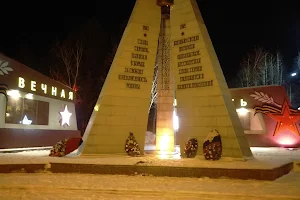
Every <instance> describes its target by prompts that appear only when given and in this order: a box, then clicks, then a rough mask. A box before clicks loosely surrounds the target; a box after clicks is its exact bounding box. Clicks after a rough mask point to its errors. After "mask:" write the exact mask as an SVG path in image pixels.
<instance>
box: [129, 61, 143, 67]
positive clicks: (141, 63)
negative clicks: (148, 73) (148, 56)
mask: <svg viewBox="0 0 300 200" xmlns="http://www.w3.org/2000/svg"><path fill="white" fill-rule="evenodd" d="M131 65H132V66H139V67H145V62H141V61H134V60H132V61H131Z"/></svg>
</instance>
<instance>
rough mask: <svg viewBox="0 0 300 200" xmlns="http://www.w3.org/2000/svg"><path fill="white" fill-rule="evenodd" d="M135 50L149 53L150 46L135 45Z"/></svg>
mask: <svg viewBox="0 0 300 200" xmlns="http://www.w3.org/2000/svg"><path fill="white" fill-rule="evenodd" d="M134 50H135V51H140V52H146V53H148V48H146V47H139V46H134Z"/></svg>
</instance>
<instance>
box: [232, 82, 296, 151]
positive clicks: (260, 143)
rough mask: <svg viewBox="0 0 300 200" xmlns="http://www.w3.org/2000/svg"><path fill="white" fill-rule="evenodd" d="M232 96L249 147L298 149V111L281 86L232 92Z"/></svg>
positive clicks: (240, 89)
mask: <svg viewBox="0 0 300 200" xmlns="http://www.w3.org/2000/svg"><path fill="white" fill-rule="evenodd" d="M231 95H232V101H233V102H234V104H235V106H236V111H237V113H238V116H239V119H240V121H241V124H242V126H243V129H244V133H245V135H246V136H247V139H248V141H249V145H250V146H251V147H287V148H298V147H300V133H299V131H300V126H299V124H300V111H299V110H297V109H293V108H292V107H291V104H290V101H289V98H288V95H287V92H286V90H285V88H284V87H283V86H262V87H249V88H237V89H231Z"/></svg>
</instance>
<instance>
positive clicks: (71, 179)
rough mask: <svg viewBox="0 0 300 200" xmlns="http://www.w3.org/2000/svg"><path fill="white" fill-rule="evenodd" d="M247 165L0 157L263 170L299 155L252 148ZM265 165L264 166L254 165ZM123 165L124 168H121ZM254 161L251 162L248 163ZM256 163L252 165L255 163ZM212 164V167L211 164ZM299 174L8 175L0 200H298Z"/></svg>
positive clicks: (1, 180)
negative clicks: (272, 178) (253, 177)
mask: <svg viewBox="0 0 300 200" xmlns="http://www.w3.org/2000/svg"><path fill="white" fill-rule="evenodd" d="M251 150H252V152H253V155H254V157H255V159H253V160H250V161H247V162H245V161H241V160H233V159H229V158H224V159H222V160H221V161H218V162H210V161H205V160H203V159H201V158H199V157H198V158H197V159H179V158H178V157H175V158H172V157H164V159H161V158H158V157H156V156H145V157H138V158H131V157H126V158H124V156H114V157H113V156H105V155H103V156H98V157H81V158H78V157H66V158H52V157H48V154H49V151H48V150H39V151H24V152H18V153H0V164H8V163H48V162H76V163H77V162H78V163H104V164H134V163H136V162H137V161H139V160H141V159H143V160H146V161H147V162H146V163H147V164H149V165H172V166H186V167H188V166H196V165H202V166H203V165H204V166H207V167H211V166H212V165H213V166H214V167H220V166H223V167H224V166H226V167H235V168H243V167H249V165H248V164H246V163H249V162H250V164H251V167H253V168H255V167H260V168H261V167H267V166H268V163H273V165H274V163H280V162H287V161H293V160H300V159H299V158H300V151H299V150H288V149H282V148H252V149H251ZM258 161H265V162H258ZM124 162H125V163H124ZM251 162H252V163H251ZM255 162H256V163H255ZM212 163H213V164H212ZM299 187H300V173H296V172H291V173H289V174H288V175H286V176H283V177H281V178H279V179H277V180H275V181H257V180H235V179H209V178H173V177H153V176H141V175H136V176H121V175H91V174H52V173H34V174H26V173H12V174H0V197H1V198H0V199H5V200H10V199H29V200H31V199H38V200H40V199H41V200H42V199H49V200H50V199H55V200H56V199H62V200H63V199H68V200H69V199H72V200H74V199H97V200H98V199H154V198H159V199H187V198H188V199H201V200H208V199H218V200H225V199H226V200H227V199H230V200H234V199H239V200H250V199H251V200H253V199H255V200H262V199H264V200H268V199H270V200H271V199H272V200H276V199H281V200H293V199H299V200H300V190H299Z"/></svg>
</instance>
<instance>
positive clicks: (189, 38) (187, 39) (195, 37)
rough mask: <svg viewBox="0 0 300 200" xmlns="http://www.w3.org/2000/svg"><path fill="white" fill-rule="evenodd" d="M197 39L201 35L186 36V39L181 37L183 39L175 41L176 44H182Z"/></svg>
mask: <svg viewBox="0 0 300 200" xmlns="http://www.w3.org/2000/svg"><path fill="white" fill-rule="evenodd" d="M197 40H199V35H196V36H192V37H188V38H184V39H181V40H176V41H174V46H176V45H180V44H185V43H188V42H194V41H197Z"/></svg>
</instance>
